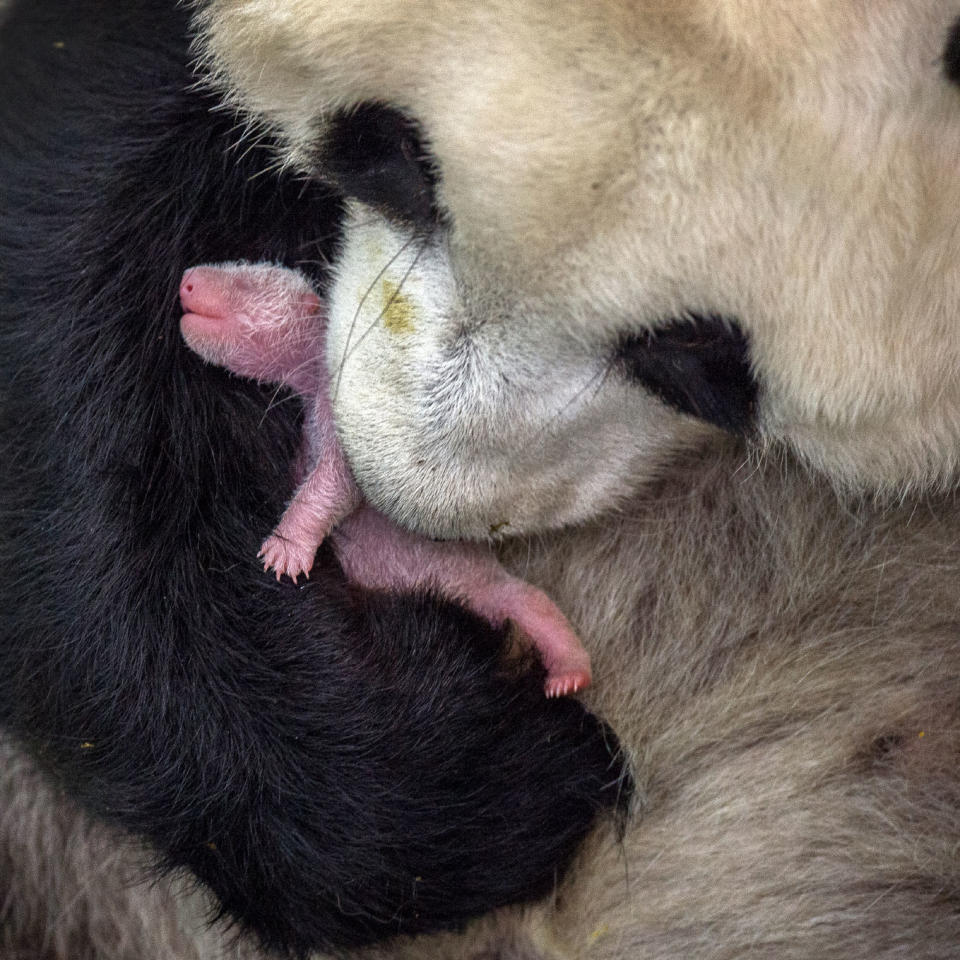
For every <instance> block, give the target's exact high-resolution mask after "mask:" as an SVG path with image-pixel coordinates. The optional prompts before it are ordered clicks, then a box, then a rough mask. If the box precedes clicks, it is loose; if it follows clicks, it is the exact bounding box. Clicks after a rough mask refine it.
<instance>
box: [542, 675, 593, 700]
mask: <svg viewBox="0 0 960 960" xmlns="http://www.w3.org/2000/svg"><path fill="white" fill-rule="evenodd" d="M588 686H590V671H589V670H571V671H569V672H567V673H559V674H558V673H551V674H548V675H547V680H546V683H544V685H543V690H544V693H546V695H547V696H548V697H568V696H570V695H571V694H574V693H576V692H577V691H578V690H583V688H584V687H588Z"/></svg>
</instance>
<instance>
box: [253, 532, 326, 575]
mask: <svg viewBox="0 0 960 960" xmlns="http://www.w3.org/2000/svg"><path fill="white" fill-rule="evenodd" d="M316 552H317V548H316V546H314V545H312V544H304V543H298V542H297V541H295V540H289V539H287V538H286V537H282V536H280V534H278V533H273V534H271V535H270V536H269V537H267V539H266V540H264V541H263V546H262V547H260V552H259V553H258V554H257V556H258V557H259V558H260V559H261V560H263V570H264V572H266V571H267V570H270V569H273V570H275V571H276V572H277V580H278V581H279V580H280V578H281V577H282V576H283V575H284V574H286V575H287V576H288V577H290V578H292V580H293V582H294V583H296V582H297V577H299V576H300V574H301V573H302V574H304V575H305V576H306V578H307V579H308V580H309V579H310V568H311V567H312V566H313V558H314V555H315V554H316Z"/></svg>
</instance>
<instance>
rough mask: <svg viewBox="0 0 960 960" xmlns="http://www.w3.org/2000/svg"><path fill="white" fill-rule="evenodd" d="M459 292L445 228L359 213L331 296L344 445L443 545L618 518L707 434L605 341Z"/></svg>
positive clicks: (507, 301) (379, 489) (363, 209)
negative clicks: (609, 514)
mask: <svg viewBox="0 0 960 960" xmlns="http://www.w3.org/2000/svg"><path fill="white" fill-rule="evenodd" d="M570 327H571V329H570V330H565V329H564V323H563V319H562V317H558V316H557V314H556V313H555V312H551V311H549V310H548V309H547V308H546V307H544V306H542V305H538V304H537V303H535V302H528V303H519V302H518V301H517V300H516V299H513V298H511V296H509V295H507V294H505V293H503V292H502V291H498V290H497V289H496V278H494V280H493V281H491V282H490V283H488V284H486V285H485V286H484V288H483V289H482V290H480V291H477V290H475V289H471V288H470V286H469V284H467V283H465V282H464V281H463V280H461V279H460V273H459V272H458V264H456V263H454V261H453V259H452V255H451V253H450V245H449V243H448V236H447V233H446V228H444V227H443V226H437V227H435V228H434V229H433V230H432V231H431V232H429V233H424V232H421V231H418V230H417V229H416V228H413V227H408V226H405V225H403V224H398V223H396V222H393V221H391V220H389V219H387V218H386V217H384V216H382V215H380V214H378V213H376V212H375V211H373V210H372V209H371V208H369V207H367V206H365V205H362V204H359V203H354V204H353V205H352V207H351V208H350V210H349V211H348V215H347V218H346V221H345V224H344V235H343V242H342V245H341V252H340V257H339V261H338V264H337V267H336V269H335V276H334V279H333V282H332V284H331V288H330V292H329V325H328V328H327V349H326V357H327V363H328V364H329V374H330V383H331V392H332V406H333V410H334V417H335V420H336V424H337V432H338V435H339V437H340V441H341V443H342V445H343V448H344V450H345V452H346V454H347V457H348V459H349V461H350V465H351V468H352V469H353V472H354V475H355V476H356V479H357V482H358V483H359V485H360V487H361V489H362V490H363V492H364V494H365V495H366V497H367V498H368V499H369V500H370V502H371V503H373V504H374V505H375V506H377V507H378V508H380V509H381V510H383V511H384V512H386V513H387V514H388V515H390V516H391V517H392V518H393V519H394V520H396V521H397V522H398V523H400V524H401V525H403V526H405V527H408V528H411V529H415V530H417V531H419V532H422V533H426V534H428V535H430V536H433V537H438V538H457V539H479V540H487V539H491V538H493V539H499V538H501V537H503V536H508V535H511V534H521V533H529V532H534V531H539V530H544V529H550V528H557V527H561V526H564V525H569V524H575V523H579V522H582V521H584V520H586V519H589V518H592V517H595V516H597V515H599V514H601V513H602V512H604V511H606V510H609V509H612V508H615V507H616V506H617V505H618V504H620V503H622V502H623V500H624V498H625V497H627V496H629V495H630V494H631V493H633V492H635V491H636V490H637V489H638V488H640V487H642V486H643V485H644V484H645V483H646V482H647V481H648V480H649V479H650V478H651V477H654V476H656V475H657V473H658V472H659V470H660V467H661V466H662V463H663V461H664V459H665V458H666V457H667V456H669V455H670V454H672V453H675V452H676V450H677V449H678V447H680V446H683V445H685V444H686V442H687V440H688V438H689V436H690V435H691V433H695V434H696V435H697V436H701V435H702V431H703V429H704V426H703V425H702V424H699V425H697V424H692V423H691V422H690V420H689V418H686V417H681V416H679V415H678V414H677V412H676V411H675V409H674V408H672V407H670V406H668V405H666V404H664V403H663V402H661V400H660V399H659V398H658V397H657V396H656V395H655V394H654V393H652V392H649V391H647V390H644V389H640V388H638V386H637V384H636V383H635V382H633V381H632V379H631V377H629V376H624V375H623V371H622V370H621V369H620V366H621V364H620V362H619V361H618V360H617V358H616V357H615V355H614V352H613V350H612V348H611V347H610V345H609V343H606V344H605V343H604V342H602V341H600V340H598V339H591V338H589V337H585V336H584V335H583V331H582V328H580V329H579V330H578V329H575V328H574V325H573V324H571V325H570Z"/></svg>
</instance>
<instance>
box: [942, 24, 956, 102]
mask: <svg viewBox="0 0 960 960" xmlns="http://www.w3.org/2000/svg"><path fill="white" fill-rule="evenodd" d="M943 72H944V74H945V75H946V78H947V79H948V80H949V81H950V82H951V83H955V84H956V85H957V86H960V17H958V18H957V20H956V21H955V23H954V24H953V26H952V27H951V28H950V32H949V33H948V34H947V45H946V46H945V47H944V48H943Z"/></svg>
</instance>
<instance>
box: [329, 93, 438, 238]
mask: <svg viewBox="0 0 960 960" xmlns="http://www.w3.org/2000/svg"><path fill="white" fill-rule="evenodd" d="M319 159H320V163H319V173H320V175H321V176H322V177H323V178H324V179H326V180H329V181H330V182H331V183H332V184H333V185H334V186H335V187H336V188H337V189H338V190H340V191H341V192H342V193H343V194H344V195H345V196H347V197H350V198H352V199H354V200H359V201H361V202H362V203H367V204H370V205H371V206H373V207H376V208H377V209H378V210H380V211H381V212H382V213H383V214H385V215H386V216H388V217H391V218H393V219H398V220H401V221H403V222H406V223H413V224H417V225H421V224H422V225H432V224H433V223H434V222H436V220H437V219H438V214H437V210H436V206H435V202H434V186H435V184H436V180H437V174H436V168H435V166H434V163H433V161H432V159H431V158H430V155H429V152H428V151H427V149H426V148H425V146H424V143H423V136H422V134H421V131H420V128H419V127H418V126H417V124H416V123H415V122H414V121H413V120H411V119H410V118H409V117H407V116H405V115H404V114H403V113H401V112H400V111H399V110H395V109H393V108H392V107H389V106H387V105H386V104H382V103H362V104H359V105H358V106H356V107H354V108H352V109H350V110H349V111H344V112H342V113H340V114H338V115H337V116H335V117H334V118H333V120H332V122H331V123H330V124H329V126H328V127H327V129H326V130H325V132H324V134H323V136H322V139H321V143H320V158H319Z"/></svg>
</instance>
